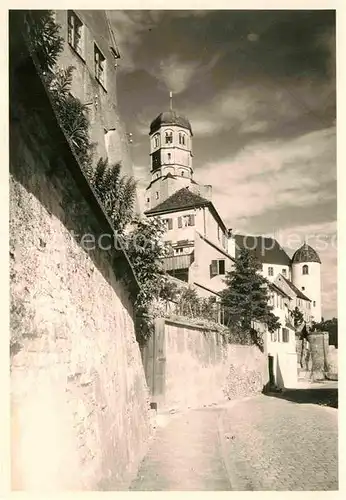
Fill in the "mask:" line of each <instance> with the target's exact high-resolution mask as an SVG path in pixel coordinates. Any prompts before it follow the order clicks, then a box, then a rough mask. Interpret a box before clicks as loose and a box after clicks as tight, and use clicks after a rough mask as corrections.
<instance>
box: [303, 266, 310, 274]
mask: <svg viewBox="0 0 346 500" xmlns="http://www.w3.org/2000/svg"><path fill="white" fill-rule="evenodd" d="M303 274H309V266H307V265H306V264H304V266H303Z"/></svg>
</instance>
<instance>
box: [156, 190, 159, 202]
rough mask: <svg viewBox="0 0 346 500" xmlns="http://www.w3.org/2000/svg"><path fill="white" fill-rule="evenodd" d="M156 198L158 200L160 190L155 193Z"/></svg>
mask: <svg viewBox="0 0 346 500" xmlns="http://www.w3.org/2000/svg"><path fill="white" fill-rule="evenodd" d="M155 198H156V199H157V200H158V199H159V193H158V191H156V193H155Z"/></svg>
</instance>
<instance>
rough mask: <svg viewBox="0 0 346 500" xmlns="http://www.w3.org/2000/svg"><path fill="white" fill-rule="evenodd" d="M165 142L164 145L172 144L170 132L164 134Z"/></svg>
mask: <svg viewBox="0 0 346 500" xmlns="http://www.w3.org/2000/svg"><path fill="white" fill-rule="evenodd" d="M165 141H166V144H172V143H173V132H171V131H168V132H166V134H165Z"/></svg>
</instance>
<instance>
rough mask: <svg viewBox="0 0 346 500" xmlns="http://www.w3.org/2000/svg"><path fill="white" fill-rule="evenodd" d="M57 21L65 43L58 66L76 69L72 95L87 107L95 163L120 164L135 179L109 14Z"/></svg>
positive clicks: (69, 13)
mask: <svg viewBox="0 0 346 500" xmlns="http://www.w3.org/2000/svg"><path fill="white" fill-rule="evenodd" d="M54 14H55V20H56V22H57V24H59V25H60V27H61V32H60V34H61V36H62V37H63V39H64V40H65V43H64V47H63V51H62V53H61V55H60V57H59V59H58V66H59V67H61V68H67V67H68V66H73V67H74V71H73V80H72V87H71V92H72V94H73V95H75V96H76V97H78V98H79V99H80V100H81V102H82V103H84V104H86V105H87V107H88V112H89V121H90V138H91V141H92V142H93V143H94V144H95V155H94V161H95V163H97V161H98V159H99V158H101V157H102V158H108V160H109V163H121V166H122V174H126V175H130V176H132V175H133V167H132V161H131V154H130V144H129V139H128V134H127V133H126V130H125V128H124V126H123V123H122V120H121V117H120V115H119V110H118V106H117V66H118V63H119V58H120V53H119V51H118V48H117V45H116V39H115V34H114V32H113V30H112V27H111V24H110V22H109V18H108V15H107V11H105V10H56V11H54Z"/></svg>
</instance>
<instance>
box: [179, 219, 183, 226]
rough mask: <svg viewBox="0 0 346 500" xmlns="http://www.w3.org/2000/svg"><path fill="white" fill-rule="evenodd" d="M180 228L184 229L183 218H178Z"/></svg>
mask: <svg viewBox="0 0 346 500" xmlns="http://www.w3.org/2000/svg"><path fill="white" fill-rule="evenodd" d="M178 227H183V221H182V218H181V217H178Z"/></svg>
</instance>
